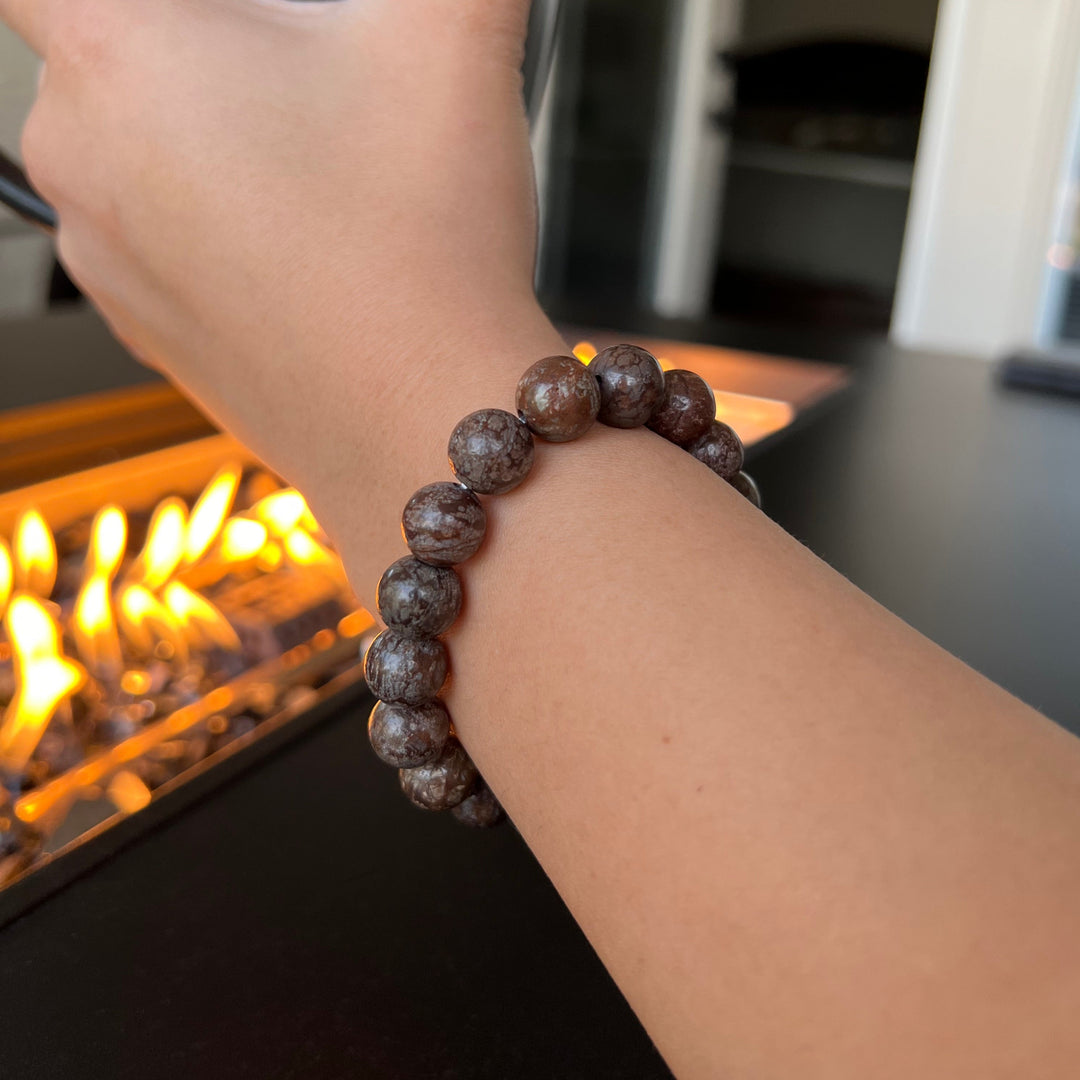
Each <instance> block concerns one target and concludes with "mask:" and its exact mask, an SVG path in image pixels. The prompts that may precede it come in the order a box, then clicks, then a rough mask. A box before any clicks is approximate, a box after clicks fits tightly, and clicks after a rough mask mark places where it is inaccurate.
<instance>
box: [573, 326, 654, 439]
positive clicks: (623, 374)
mask: <svg viewBox="0 0 1080 1080" xmlns="http://www.w3.org/2000/svg"><path fill="white" fill-rule="evenodd" d="M589 371H590V373H591V374H592V375H593V377H594V378H595V379H596V382H597V385H598V386H599V387H600V412H599V414H598V417H597V419H599V421H600V423H602V424H607V425H608V427H616V428H636V427H641V426H642V425H643V424H647V423H648V422H649V418H650V417H651V416H652V414H653V413H654V412H656V410H657V408H658V407H659V406H660V402H661V401H662V400H663V397H664V370H663V368H661V367H660V364H659V362H658V361H657V359H656V357H655V356H653V354H652V353H651V352H648V351H647V350H645V349H641V348H638V346H637V345H612V346H610V348H607V349H604V351H603V352H602V353H599V354H598V355H597V356H596V358H595V359H594V360H593V362H592V363H591V364H590V365H589Z"/></svg>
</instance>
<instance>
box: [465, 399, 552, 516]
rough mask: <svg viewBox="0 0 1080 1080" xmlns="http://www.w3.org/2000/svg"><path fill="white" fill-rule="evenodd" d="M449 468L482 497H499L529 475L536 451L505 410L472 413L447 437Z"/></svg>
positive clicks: (519, 424) (520, 425)
mask: <svg viewBox="0 0 1080 1080" xmlns="http://www.w3.org/2000/svg"><path fill="white" fill-rule="evenodd" d="M448 453H449V456H450V468H451V469H453V470H454V475H455V476H456V477H457V478H458V480H460V481H461V483H463V484H465V485H467V486H468V487H469V488H471V489H472V490H473V491H476V492H478V493H479V494H481V495H502V494H505V493H506V492H507V491H512V490H513V489H514V488H516V487H517V486H518V484H520V483H521V481H522V480H524V479H525V477H526V476H528V475H529V470H530V469H531V468H532V464H533V456H534V454H535V448H534V445H533V437H532V435H531V433H530V432H529V429H528V428H527V427H526V426H525V425H524V424H523V423H522V422H521V421H520V420H519V419H518V418H517V417H516V416H514V414H513V413H508V412H506V411H505V410H504V409H481V410H480V411H479V412H474V413H471V414H470V415H469V416H466V417H465V419H464V420H462V421H461V423H460V424H458V426H457V427H456V428H454V433H453V435H451V436H450V446H449V447H448Z"/></svg>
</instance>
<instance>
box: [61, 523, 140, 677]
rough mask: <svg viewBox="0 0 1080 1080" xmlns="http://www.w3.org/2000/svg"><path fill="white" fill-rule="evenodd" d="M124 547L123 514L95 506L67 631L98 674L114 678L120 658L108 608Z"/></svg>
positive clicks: (125, 539)
mask: <svg viewBox="0 0 1080 1080" xmlns="http://www.w3.org/2000/svg"><path fill="white" fill-rule="evenodd" d="M126 548H127V518H126V517H125V516H124V511H123V510H121V509H120V508H119V507H117V506H106V507H104V508H103V509H102V510H99V511H98V513H97V516H96V517H95V518H94V523H93V525H92V526H91V528H90V547H89V549H88V550H87V553H86V576H85V578H84V579H83V585H82V588H81V589H79V595H78V596H77V597H76V598H75V608H74V610H73V611H72V615H71V632H72V635H73V636H74V638H75V643H76V645H77V646H78V649H79V654H80V656H81V657H82V659H83V660H85V661H86V662H87V664H88V665H89V667H90V670H91V671H93V672H94V674H95V675H98V676H100V677H101V678H106V679H107V678H116V677H118V676H119V674H120V668H121V666H122V659H121V655H120V637H119V635H118V634H117V630H116V619H115V617H114V615H113V608H112V582H113V578H114V577H115V576H116V571H117V570H119V568H120V563H121V561H122V560H123V558H124V551H125V550H126Z"/></svg>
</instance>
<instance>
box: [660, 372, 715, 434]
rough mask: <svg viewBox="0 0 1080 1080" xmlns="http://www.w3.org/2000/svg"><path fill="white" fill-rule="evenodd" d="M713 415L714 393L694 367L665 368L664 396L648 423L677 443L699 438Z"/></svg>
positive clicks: (707, 428)
mask: <svg viewBox="0 0 1080 1080" xmlns="http://www.w3.org/2000/svg"><path fill="white" fill-rule="evenodd" d="M715 419H716V395H715V394H714V393H713V390H712V387H711V386H710V385H709V384H708V383H707V382H706V381H705V380H704V379H703V378H702V377H701V376H700V375H697V374H695V373H694V372H693V371H682V370H680V369H676V370H674V371H665V372H664V397H663V399H662V401H661V402H660V407H659V408H658V409H657V410H656V412H654V413H653V415H652V419H651V420H650V421H649V427H650V429H651V430H653V431H655V432H656V433H657V435H662V436H663V437H664V438H665V439H667V440H668V442H673V443H675V445H676V446H689V445H690V443H692V442H694V441H695V440H696V439H700V438H701V436H702V435H704V434H705V432H707V431H708V430H709V428H710V426H711V425H712V422H713V421H714V420H715Z"/></svg>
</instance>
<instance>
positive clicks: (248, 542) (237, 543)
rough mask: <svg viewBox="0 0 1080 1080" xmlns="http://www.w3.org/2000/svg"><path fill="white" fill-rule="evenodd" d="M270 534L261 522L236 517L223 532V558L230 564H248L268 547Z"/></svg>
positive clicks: (227, 524)
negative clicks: (267, 542)
mask: <svg viewBox="0 0 1080 1080" xmlns="http://www.w3.org/2000/svg"><path fill="white" fill-rule="evenodd" d="M269 536H270V533H269V530H268V529H267V528H266V526H265V525H264V524H263V523H262V522H261V521H252V520H251V519H250V518H241V517H236V518H232V519H230V520H229V521H228V522H226V524H225V528H224V529H222V531H221V557H222V558H223V559H224V560H225V561H226V562H229V563H237V562H247V561H248V560H249V559H254V558H255V556H256V555H258V554H259V552H260V551H262V549H263V548H264V547H265V546H266V541H267V540H268V539H269Z"/></svg>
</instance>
